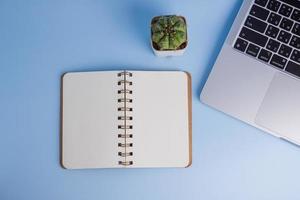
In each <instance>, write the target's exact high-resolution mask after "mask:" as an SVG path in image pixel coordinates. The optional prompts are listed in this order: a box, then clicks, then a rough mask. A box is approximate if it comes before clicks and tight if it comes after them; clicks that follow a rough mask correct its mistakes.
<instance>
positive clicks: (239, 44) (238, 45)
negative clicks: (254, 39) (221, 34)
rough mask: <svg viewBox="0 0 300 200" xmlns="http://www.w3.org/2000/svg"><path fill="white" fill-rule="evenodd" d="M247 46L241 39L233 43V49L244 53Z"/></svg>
mask: <svg viewBox="0 0 300 200" xmlns="http://www.w3.org/2000/svg"><path fill="white" fill-rule="evenodd" d="M247 45H248V42H247V41H245V40H243V39H241V38H238V39H237V40H236V42H235V45H234V48H235V49H237V50H239V51H242V52H244V51H245V50H246V48H247Z"/></svg>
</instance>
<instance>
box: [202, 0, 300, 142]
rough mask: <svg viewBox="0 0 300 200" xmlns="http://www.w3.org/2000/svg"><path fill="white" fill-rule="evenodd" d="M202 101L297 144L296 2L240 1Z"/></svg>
mask: <svg viewBox="0 0 300 200" xmlns="http://www.w3.org/2000/svg"><path fill="white" fill-rule="evenodd" d="M201 100H202V102H204V103H205V104H207V105H209V106H211V107H214V108H216V109H218V110H220V111H222V112H224V113H226V114H229V115H231V116H233V117H235V118H238V119H240V120H242V121H244V122H246V123H248V124H251V125H253V126H255V127H257V128H260V129H262V130H264V131H266V132H268V133H271V134H272V135H274V136H277V137H280V138H283V139H286V140H288V141H290V142H293V143H295V144H298V145H299V144H300V1H298V0H244V2H243V5H242V7H241V9H240V12H239V14H238V16H237V17H236V19H235V22H234V24H233V26H232V28H231V31H230V33H229V35H228V37H227V39H226V42H225V44H224V46H223V48H222V50H221V53H220V55H219V57H218V59H217V61H216V63H215V66H214V67H213V69H212V72H211V74H210V76H209V78H208V80H207V82H206V84H205V86H204V88H203V91H202V94H201Z"/></svg>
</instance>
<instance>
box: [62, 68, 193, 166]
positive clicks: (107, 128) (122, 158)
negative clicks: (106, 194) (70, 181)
mask: <svg viewBox="0 0 300 200" xmlns="http://www.w3.org/2000/svg"><path fill="white" fill-rule="evenodd" d="M191 120H192V119H191V78H190V75H189V74H188V73H186V72H181V71H100V72H71V73H66V74H65V75H64V76H63V83H62V165H63V167H65V168H67V169H81V168H124V167H125V168H144V167H188V166H189V165H190V164H191V161H192V155H191V148H192V147H191V145H192V144H191V140H192V139H191V136H192V133H191Z"/></svg>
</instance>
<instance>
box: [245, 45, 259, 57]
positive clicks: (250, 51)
mask: <svg viewBox="0 0 300 200" xmlns="http://www.w3.org/2000/svg"><path fill="white" fill-rule="evenodd" d="M259 50H260V48H259V47H258V46H256V45H254V44H249V46H248V49H247V51H246V53H247V54H249V55H251V56H253V57H256V56H257V55H258V52H259Z"/></svg>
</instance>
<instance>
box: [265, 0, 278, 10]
mask: <svg viewBox="0 0 300 200" xmlns="http://www.w3.org/2000/svg"><path fill="white" fill-rule="evenodd" d="M280 4H281V3H280V2H279V1H276V0H269V3H268V6H267V8H268V9H270V10H273V11H274V12H277V11H278V9H279V7H280Z"/></svg>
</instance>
